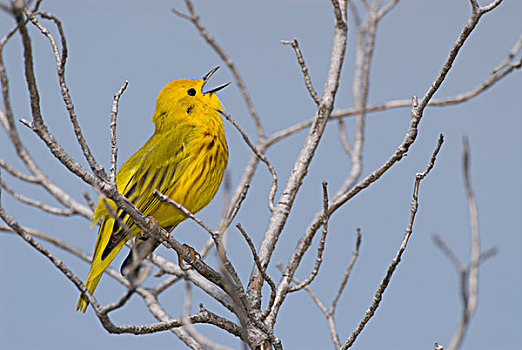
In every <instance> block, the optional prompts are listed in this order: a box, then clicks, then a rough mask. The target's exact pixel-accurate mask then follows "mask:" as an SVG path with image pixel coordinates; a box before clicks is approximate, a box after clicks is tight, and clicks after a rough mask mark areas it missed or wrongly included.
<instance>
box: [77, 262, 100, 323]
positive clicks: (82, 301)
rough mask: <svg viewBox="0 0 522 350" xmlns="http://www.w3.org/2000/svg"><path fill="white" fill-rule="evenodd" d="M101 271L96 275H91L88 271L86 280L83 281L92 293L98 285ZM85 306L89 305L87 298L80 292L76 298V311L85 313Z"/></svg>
mask: <svg viewBox="0 0 522 350" xmlns="http://www.w3.org/2000/svg"><path fill="white" fill-rule="evenodd" d="M102 274H103V271H102V273H100V274H98V276H95V277H94V276H92V275H91V273H90V272H89V275H88V276H87V280H86V281H85V286H86V287H87V289H88V290H89V291H90V292H91V293H93V292H94V290H95V289H96V286H97V285H98V282H100V279H101V276H102ZM87 306H89V300H87V297H86V296H85V294H83V293H82V294H80V297H79V298H78V303H77V304H76V311H81V312H84V313H85V310H87Z"/></svg>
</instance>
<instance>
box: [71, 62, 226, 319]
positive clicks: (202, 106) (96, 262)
mask: <svg viewBox="0 0 522 350" xmlns="http://www.w3.org/2000/svg"><path fill="white" fill-rule="evenodd" d="M218 68H219V67H216V68H214V69H213V70H211V71H210V72H209V73H208V74H207V75H205V76H204V77H203V78H202V79H178V80H173V81H171V82H170V83H168V84H167V85H166V86H165V87H164V88H163V89H162V90H161V91H160V93H159V95H158V98H157V100H156V108H155V110H154V114H153V115H152V121H153V122H154V124H155V129H154V133H153V134H152V136H151V137H150V138H149V140H148V141H147V142H146V143H145V144H144V145H143V146H142V147H141V148H140V149H139V150H138V151H137V152H136V153H134V154H133V155H132V156H131V157H130V158H129V159H127V161H126V162H125V163H123V165H122V166H121V168H120V169H119V171H118V172H117V174H116V185H117V187H118V190H119V191H120V193H121V194H123V195H124V196H125V197H127V198H128V199H129V200H130V201H131V202H132V203H133V204H134V205H135V206H136V207H137V208H138V209H139V210H140V211H141V212H142V213H143V215H145V216H152V217H153V218H154V219H156V220H157V221H158V223H159V224H160V225H161V227H163V228H165V229H166V230H168V231H169V232H171V231H172V230H173V229H174V228H175V227H176V225H178V224H179V223H180V222H181V221H183V220H185V218H186V216H185V215H184V214H183V213H182V212H181V211H179V210H178V209H176V208H175V207H174V206H172V205H170V204H167V203H164V202H161V201H160V200H159V198H158V197H157V196H156V195H154V190H158V191H159V192H161V193H163V194H164V195H166V196H168V197H170V198H171V199H172V200H174V201H175V202H177V203H179V204H181V205H183V206H184V207H185V208H187V209H188V210H189V211H191V212H192V213H195V212H197V211H199V210H200V209H202V208H203V207H205V206H206V205H207V204H208V203H209V202H210V201H211V200H212V198H213V197H214V195H215V194H216V192H217V190H218V189H219V186H220V184H221V180H222V179H223V173H224V171H225V168H226V166H227V163H228V146H227V141H226V138H225V129H224V126H223V121H222V118H221V115H220V114H219V111H220V110H222V109H223V106H222V105H221V102H220V101H219V99H218V97H217V96H216V92H217V91H218V90H221V89H222V88H224V87H225V86H227V85H228V84H229V83H227V84H223V85H220V86H218V87H216V88H214V89H212V90H209V91H203V88H204V86H205V83H206V82H207V80H208V79H209V78H210V76H211V75H212V74H213V73H214V72H215V71H216V70H217V69H218ZM106 203H107V204H109V205H110V206H111V207H112V213H113V214H114V213H116V215H117V216H118V218H119V219H121V220H122V221H123V222H125V224H126V226H127V227H128V228H129V231H130V234H131V235H132V236H136V235H138V234H140V233H142V232H141V230H140V229H139V228H138V227H137V226H136V225H135V224H134V222H133V220H132V218H131V217H130V216H129V215H128V214H127V213H125V212H124V211H122V210H121V209H118V207H117V206H116V204H115V203H114V202H113V201H112V200H110V199H107V198H100V200H99V202H98V206H97V207H96V210H95V211H94V215H93V225H94V224H95V223H97V222H98V221H100V220H101V225H100V229H99V231H98V238H97V239H96V244H95V246H94V257H93V259H92V263H91V269H90V270H89V274H88V275H87V279H86V281H85V285H86V287H87V288H88V289H89V290H90V291H91V293H92V292H94V290H95V289H96V286H97V285H98V282H99V281H100V278H101V276H102V274H103V271H104V270H105V269H106V268H107V266H108V265H109V264H110V262H111V261H112V260H113V259H114V257H115V256H116V254H118V252H119V251H120V249H121V248H122V247H123V245H124V244H125V242H127V241H128V239H129V235H128V234H127V233H126V232H125V231H124V230H123V228H122V227H121V226H120V224H119V223H118V221H116V220H115V218H114V217H113V216H112V215H111V213H110V211H109V210H108V209H107V206H106ZM153 248H155V246H154V247H153ZM153 248H152V249H153ZM129 257H130V255H129ZM128 259H129V258H127V260H128ZM126 262H127V261H126ZM122 268H123V267H122ZM88 305H89V302H88V301H87V298H86V297H85V295H83V294H82V295H80V298H79V300H78V304H77V306H76V310H81V311H83V312H85V310H86V309H87V306H88Z"/></svg>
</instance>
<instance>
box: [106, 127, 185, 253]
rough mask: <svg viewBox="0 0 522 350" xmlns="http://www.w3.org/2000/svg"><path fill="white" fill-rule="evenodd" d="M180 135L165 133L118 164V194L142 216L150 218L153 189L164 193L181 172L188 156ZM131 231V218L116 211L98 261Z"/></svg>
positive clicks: (154, 198) (155, 203)
mask: <svg viewBox="0 0 522 350" xmlns="http://www.w3.org/2000/svg"><path fill="white" fill-rule="evenodd" d="M182 136H183V135H179V134H165V135H160V137H157V139H153V138H151V139H150V140H149V141H148V142H147V143H146V144H145V145H143V147H142V148H141V149H140V150H138V151H137V152H136V153H135V154H134V155H133V156H131V157H130V158H129V159H128V160H127V161H126V162H125V163H124V164H123V165H122V167H121V169H120V170H119V171H118V174H117V175H116V179H117V185H118V190H119V191H120V193H121V194H122V195H124V196H125V197H127V199H128V200H129V201H131V202H132V203H133V204H134V205H135V206H136V208H138V209H139V210H140V211H141V212H142V214H143V215H145V216H147V215H150V213H152V212H153V211H154V209H155V208H156V207H157V206H158V204H159V203H160V199H159V198H158V196H156V195H154V190H158V191H159V192H161V193H165V192H167V190H168V189H169V188H171V187H172V186H173V185H174V184H175V183H176V182H177V181H178V179H179V178H180V176H181V174H182V173H183V169H184V168H185V166H184V162H185V161H187V158H188V156H189V155H188V154H187V153H186V146H185V138H184V137H182ZM153 137H154V136H153ZM151 140H152V142H151ZM120 174H121V175H122V176H121V177H120ZM119 177H120V178H119ZM122 224H124V225H122ZM122 226H123V227H122ZM129 231H130V232H129ZM135 231H136V228H135V227H134V221H133V220H132V218H131V217H130V216H129V215H128V214H127V213H126V212H125V211H123V210H121V209H119V210H118V211H117V213H116V220H115V222H114V227H113V230H112V234H111V237H110V239H109V242H108V243H107V245H106V246H105V248H104V251H103V253H102V259H104V258H105V257H107V256H108V255H109V254H110V252H111V251H112V250H113V249H114V247H116V246H117V245H118V243H120V242H121V241H122V240H123V239H124V238H125V237H126V236H129V237H130V235H131V232H135ZM134 234H136V233H134ZM134 234H132V235H134Z"/></svg>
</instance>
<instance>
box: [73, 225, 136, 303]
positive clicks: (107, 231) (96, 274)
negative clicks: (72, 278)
mask: <svg viewBox="0 0 522 350" xmlns="http://www.w3.org/2000/svg"><path fill="white" fill-rule="evenodd" d="M114 221H115V220H114V218H112V217H106V218H105V219H104V220H103V222H102V224H101V226H100V230H99V231H98V238H97V239H96V244H95V246H94V256H93V258H92V263H91V269H90V270H89V274H88V275H87V279H86V280H85V286H86V287H87V289H89V291H90V292H91V293H93V292H94V290H95V289H96V286H97V285H98V282H100V279H101V277H102V275H103V271H105V269H106V268H107V266H109V264H110V263H111V261H112V260H113V259H114V257H115V256H116V254H118V252H119V251H120V249H121V248H122V247H123V245H124V244H125V242H127V241H128V240H129V238H128V236H123V237H121V238H120V240H119V241H118V243H117V244H116V246H114V247H113V249H112V250H111V251H110V252H109V253H108V254H107V255H106V256H103V253H104V250H105V247H107V244H108V243H109V240H110V239H111V236H112V234H113V228H114ZM88 305H89V301H88V300H87V297H86V296H85V295H84V294H83V293H82V294H81V295H80V298H79V299H78V304H76V311H80V310H81V311H82V312H85V310H86V309H87V306H88Z"/></svg>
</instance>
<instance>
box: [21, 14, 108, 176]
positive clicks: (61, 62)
mask: <svg viewBox="0 0 522 350" xmlns="http://www.w3.org/2000/svg"><path fill="white" fill-rule="evenodd" d="M23 11H24V13H25V15H26V16H27V17H28V18H29V20H30V21H31V22H32V23H33V24H34V25H35V26H36V27H37V28H38V29H39V30H40V31H41V32H42V34H43V35H44V36H46V37H47V38H48V39H49V41H50V43H51V47H52V49H53V52H54V56H55V59H56V66H57V69H58V80H59V81H60V88H61V91H62V97H63V101H64V103H65V107H66V108H67V111H68V112H69V118H70V120H71V122H72V124H73V127H74V133H75V135H76V138H77V140H78V143H79V145H80V147H81V149H82V152H83V154H84V155H85V158H86V160H87V162H88V163H89V166H90V167H91V169H92V171H93V172H94V173H95V174H96V175H97V176H99V177H100V179H102V180H106V179H107V175H106V174H105V172H104V171H103V167H102V166H101V165H100V164H99V163H97V162H96V160H95V159H94V156H93V155H92V153H91V150H90V149H89V146H88V145H87V142H86V141H85V138H84V137H83V134H82V132H81V129H80V125H79V123H78V118H77V117H76V112H75V110H74V104H73V103H72V99H71V96H70V94H69V88H68V87H67V83H66V81H65V62H66V59H67V46H63V51H62V56H60V53H59V51H58V45H57V44H56V41H55V39H54V37H53V36H52V35H51V33H50V32H49V30H48V29H47V28H45V27H44V26H43V25H42V24H41V23H40V22H39V21H38V20H37V19H36V17H35V16H34V13H32V12H30V11H29V9H28V8H27V7H24V8H23ZM15 14H16V11H15ZM46 16H47V18H51V19H53V20H54V22H55V23H56V25H57V26H58V29H59V33H60V35H61V37H62V45H65V44H66V40H65V36H64V31H63V28H62V26H61V22H60V21H59V20H58V19H57V18H55V17H54V16H51V15H49V14H47V15H46ZM21 30H22V32H24V31H25V26H24V27H23V28H21ZM27 39H28V37H27ZM24 41H25V40H24ZM34 85H35V86H36V83H34ZM32 97H36V95H33V96H32ZM31 100H32V99H31ZM38 100H39V98H38ZM38 114H39V113H38ZM33 117H34V113H33ZM35 122H36V127H37V128H38V127H41V126H43V121H42V119H41V117H38V118H36V119H35Z"/></svg>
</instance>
